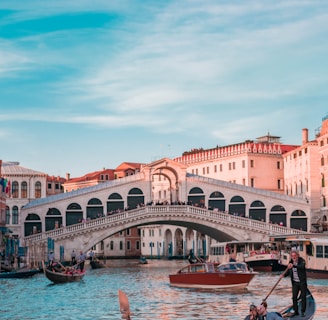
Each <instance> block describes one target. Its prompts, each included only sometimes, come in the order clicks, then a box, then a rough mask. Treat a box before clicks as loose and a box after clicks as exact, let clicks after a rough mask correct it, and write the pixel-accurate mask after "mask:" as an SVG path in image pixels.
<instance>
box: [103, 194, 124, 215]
mask: <svg viewBox="0 0 328 320" xmlns="http://www.w3.org/2000/svg"><path fill="white" fill-rule="evenodd" d="M122 210H124V200H123V198H122V196H121V195H120V194H119V193H117V192H113V193H111V194H110V195H109V197H108V200H107V214H112V213H113V212H115V211H122Z"/></svg>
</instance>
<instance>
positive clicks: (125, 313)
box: [118, 290, 131, 320]
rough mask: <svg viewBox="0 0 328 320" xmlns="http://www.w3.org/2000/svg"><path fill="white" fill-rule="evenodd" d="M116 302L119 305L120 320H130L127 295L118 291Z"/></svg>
mask: <svg viewBox="0 0 328 320" xmlns="http://www.w3.org/2000/svg"><path fill="white" fill-rule="evenodd" d="M118 300H119V303H120V311H121V314H122V319H126V320H131V312H130V304H129V299H128V297H127V295H126V294H125V293H124V292H123V291H121V290H118Z"/></svg>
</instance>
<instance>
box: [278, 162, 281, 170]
mask: <svg viewBox="0 0 328 320" xmlns="http://www.w3.org/2000/svg"><path fill="white" fill-rule="evenodd" d="M277 169H281V168H280V161H277Z"/></svg>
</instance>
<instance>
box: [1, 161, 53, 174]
mask: <svg viewBox="0 0 328 320" xmlns="http://www.w3.org/2000/svg"><path fill="white" fill-rule="evenodd" d="M1 173H2V175H3V176H10V175H42V176H46V175H47V174H46V173H43V172H40V171H36V170H32V169H28V168H25V167H22V166H20V165H19V162H14V161H11V162H2V167H1Z"/></svg>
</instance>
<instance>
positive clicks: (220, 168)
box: [220, 164, 222, 172]
mask: <svg viewBox="0 0 328 320" xmlns="http://www.w3.org/2000/svg"><path fill="white" fill-rule="evenodd" d="M220 172H222V164H220Z"/></svg>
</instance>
